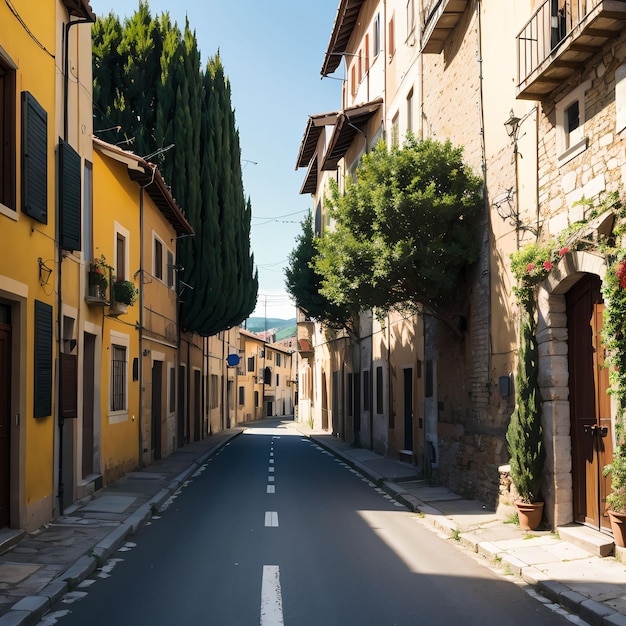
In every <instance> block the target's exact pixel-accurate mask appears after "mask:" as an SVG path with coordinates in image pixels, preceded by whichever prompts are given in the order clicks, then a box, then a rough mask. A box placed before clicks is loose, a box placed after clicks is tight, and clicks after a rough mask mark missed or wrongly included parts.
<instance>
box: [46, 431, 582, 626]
mask: <svg viewBox="0 0 626 626" xmlns="http://www.w3.org/2000/svg"><path fill="white" fill-rule="evenodd" d="M272 425H275V426H278V425H279V421H271V422H270V421H266V422H264V423H263V424H262V425H260V426H258V427H255V428H251V429H249V430H248V431H246V432H245V433H244V434H243V435H241V436H239V437H237V438H236V439H235V440H233V441H232V442H231V443H230V444H229V445H228V446H226V447H225V448H224V449H223V450H222V451H221V452H220V453H219V454H218V455H217V456H216V457H214V458H213V459H212V460H211V461H209V462H207V464H206V466H205V467H204V468H202V470H200V471H199V472H198V473H197V474H196V475H195V476H194V477H193V478H192V479H191V480H190V481H189V482H188V483H187V485H186V486H185V487H183V488H182V489H181V490H180V492H179V493H178V494H177V496H175V497H174V498H173V499H172V500H171V501H170V502H169V503H168V505H167V506H166V507H164V510H163V511H161V512H160V513H159V515H157V516H156V518H155V519H153V521H152V522H151V523H150V524H149V525H147V526H146V527H145V528H144V529H142V530H141V531H140V532H139V533H138V534H137V535H135V536H134V537H133V541H132V543H130V544H127V546H126V547H125V548H124V549H123V550H122V551H120V552H119V553H118V554H117V556H116V558H115V559H112V560H111V561H109V562H108V563H107V564H106V566H105V567H104V568H103V571H102V572H101V573H100V574H99V575H98V576H96V577H95V578H94V579H92V580H90V581H86V583H85V585H84V586H81V588H80V589H78V590H77V591H76V592H74V593H73V594H69V595H68V596H66V598H65V599H64V601H63V602H61V603H59V604H58V605H57V606H56V607H55V608H54V610H53V612H52V613H51V614H50V615H48V616H47V617H46V619H45V620H44V621H43V622H41V625H42V626H44V625H45V626H52V625H53V624H57V625H58V626H86V625H89V626H126V625H128V626H130V625H132V626H143V625H150V626H165V625H168V626H171V625H177V626H205V625H211V626H231V625H232V626H248V625H250V626H252V625H257V626H258V625H260V626H281V625H283V624H284V625H286V626H309V625H310V626H322V625H323V626H334V625H337V626H352V625H354V626H357V625H358V626H368V625H372V626H383V625H389V626H393V625H407V626H409V625H411V626H412V625H424V626H438V625H449V624H450V625H452V624H454V625H457V624H462V625H463V626H472V625H477V626H478V625H480V626H484V625H489V624H507V626H517V625H521V624H528V623H529V622H530V623H532V624H533V626H546V625H548V624H549V625H565V624H570V622H568V621H567V620H566V619H565V618H564V617H563V616H561V615H559V614H556V613H554V612H552V611H551V610H550V609H549V608H547V607H546V606H544V605H543V604H541V603H540V602H538V601H537V600H536V599H534V598H533V597H531V596H530V595H528V594H527V593H526V592H525V591H524V590H523V589H522V588H520V587H519V586H518V585H515V584H513V583H512V582H510V581H508V580H506V579H505V578H503V577H502V576H499V575H497V574H496V573H494V572H493V571H492V570H491V569H489V568H488V567H486V566H485V565H483V564H481V563H479V562H477V560H476V559H475V558H472V557H471V556H470V555H468V554H467V553H465V552H463V551H462V550H461V549H459V548H458V547H457V546H454V545H451V544H450V542H449V540H447V541H446V540H445V539H443V538H441V537H439V536H438V535H437V534H435V533H434V532H433V531H432V530H429V529H427V528H425V527H424V525H423V524H422V523H421V522H420V520H419V517H417V516H416V515H415V514H413V513H410V512H408V511H407V510H406V509H404V508H403V507H400V506H398V505H397V504H396V503H394V502H393V501H391V500H390V499H389V497H388V496H386V495H385V494H384V493H383V492H382V491H381V490H379V489H377V488H376V487H375V486H374V485H373V484H371V483H369V482H368V481H367V480H365V479H364V478H363V477H362V476H360V475H359V474H358V473H356V472H355V471H354V470H351V469H350V468H349V467H347V466H346V465H344V464H343V463H342V462H340V461H339V460H338V459H336V458H335V457H334V456H333V455H331V454H330V453H328V452H326V451H324V450H323V449H322V448H320V447H318V446H317V445H316V444H315V443H313V442H311V441H310V440H308V439H306V438H304V437H301V436H299V435H298V434H296V432H295V431H294V430H293V429H290V428H288V427H285V426H283V427H280V428H278V427H276V428H271V427H270V426H272Z"/></svg>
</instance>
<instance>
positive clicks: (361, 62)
mask: <svg viewBox="0 0 626 626" xmlns="http://www.w3.org/2000/svg"><path fill="white" fill-rule="evenodd" d="M357 63H358V68H359V84H360V83H361V81H362V80H363V58H362V54H361V51H360V50H359V56H358V57H357Z"/></svg>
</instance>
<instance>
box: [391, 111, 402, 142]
mask: <svg viewBox="0 0 626 626" xmlns="http://www.w3.org/2000/svg"><path fill="white" fill-rule="evenodd" d="M399 144H400V124H399V113H396V114H395V115H394V116H393V119H392V120H391V145H392V146H398V145H399Z"/></svg>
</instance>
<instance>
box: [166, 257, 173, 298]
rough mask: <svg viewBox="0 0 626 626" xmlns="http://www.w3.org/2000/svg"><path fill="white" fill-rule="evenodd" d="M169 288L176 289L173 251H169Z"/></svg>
mask: <svg viewBox="0 0 626 626" xmlns="http://www.w3.org/2000/svg"><path fill="white" fill-rule="evenodd" d="M167 286H168V287H169V288H170V289H172V288H173V287H174V255H173V254H172V251H171V250H168V251H167Z"/></svg>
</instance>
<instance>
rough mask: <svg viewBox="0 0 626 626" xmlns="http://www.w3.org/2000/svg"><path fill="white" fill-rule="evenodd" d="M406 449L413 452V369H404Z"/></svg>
mask: <svg viewBox="0 0 626 626" xmlns="http://www.w3.org/2000/svg"><path fill="white" fill-rule="evenodd" d="M404 449H405V450H413V368H412V367H407V368H405V369H404Z"/></svg>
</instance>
